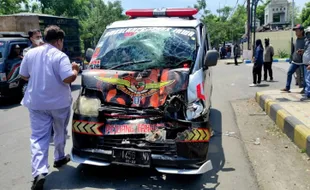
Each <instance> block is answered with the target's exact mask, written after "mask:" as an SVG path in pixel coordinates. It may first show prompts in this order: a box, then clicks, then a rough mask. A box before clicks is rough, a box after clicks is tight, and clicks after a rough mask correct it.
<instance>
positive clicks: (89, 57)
mask: <svg viewBox="0 0 310 190" xmlns="http://www.w3.org/2000/svg"><path fill="white" fill-rule="evenodd" d="M93 54H94V50H93V49H91V48H88V49H87V50H86V53H85V58H86V61H87V62H90V60H91V58H92V56H93Z"/></svg>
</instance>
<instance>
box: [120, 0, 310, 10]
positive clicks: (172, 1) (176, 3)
mask: <svg viewBox="0 0 310 190" xmlns="http://www.w3.org/2000/svg"><path fill="white" fill-rule="evenodd" d="M121 1H122V6H123V8H124V9H125V10H128V9H132V8H162V7H188V6H193V5H194V4H195V3H196V2H197V0H121ZM289 1H291V0H289ZM307 1H309V0H295V3H296V4H297V6H299V7H300V10H301V8H302V6H304V4H305V2H307ZM206 2H207V7H208V9H210V10H211V11H212V12H213V13H216V9H218V8H219V7H223V6H225V5H226V6H231V7H234V6H235V5H236V2H237V0H206ZM238 2H239V4H243V3H244V0H238Z"/></svg>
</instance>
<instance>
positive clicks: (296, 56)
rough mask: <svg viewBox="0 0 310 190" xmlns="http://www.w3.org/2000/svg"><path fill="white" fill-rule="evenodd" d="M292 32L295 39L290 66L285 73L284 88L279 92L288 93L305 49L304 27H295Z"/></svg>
mask: <svg viewBox="0 0 310 190" xmlns="http://www.w3.org/2000/svg"><path fill="white" fill-rule="evenodd" d="M293 30H294V31H295V33H296V37H297V39H296V42H295V44H294V45H293V48H292V54H291V65H290V67H289V69H288V72H287V80H286V86H285V88H284V89H281V91H283V92H290V89H291V82H292V76H293V74H294V73H295V72H296V70H297V69H298V68H299V66H300V65H302V55H303V53H304V48H305V34H304V27H303V26H302V25H300V24H298V25H296V27H294V28H293ZM302 92H303V91H302Z"/></svg>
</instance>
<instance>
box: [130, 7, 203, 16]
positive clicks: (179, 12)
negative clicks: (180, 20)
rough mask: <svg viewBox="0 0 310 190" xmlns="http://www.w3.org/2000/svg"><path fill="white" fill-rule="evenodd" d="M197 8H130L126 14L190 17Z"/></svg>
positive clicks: (196, 11) (195, 12)
mask: <svg viewBox="0 0 310 190" xmlns="http://www.w3.org/2000/svg"><path fill="white" fill-rule="evenodd" d="M197 13H198V10H197V9H194V8H169V9H130V10H128V11H126V15H127V16H130V17H158V16H164V17H165V16H167V17H192V16H193V15H195V14H197Z"/></svg>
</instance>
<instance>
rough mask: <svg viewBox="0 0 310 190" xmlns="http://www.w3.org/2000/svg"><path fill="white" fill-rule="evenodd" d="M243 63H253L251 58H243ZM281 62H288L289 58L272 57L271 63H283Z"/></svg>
mask: <svg viewBox="0 0 310 190" xmlns="http://www.w3.org/2000/svg"><path fill="white" fill-rule="evenodd" d="M243 62H244V63H245V64H250V63H253V62H252V60H244V61H243ZM283 62H290V59H274V60H273V63H283Z"/></svg>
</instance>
